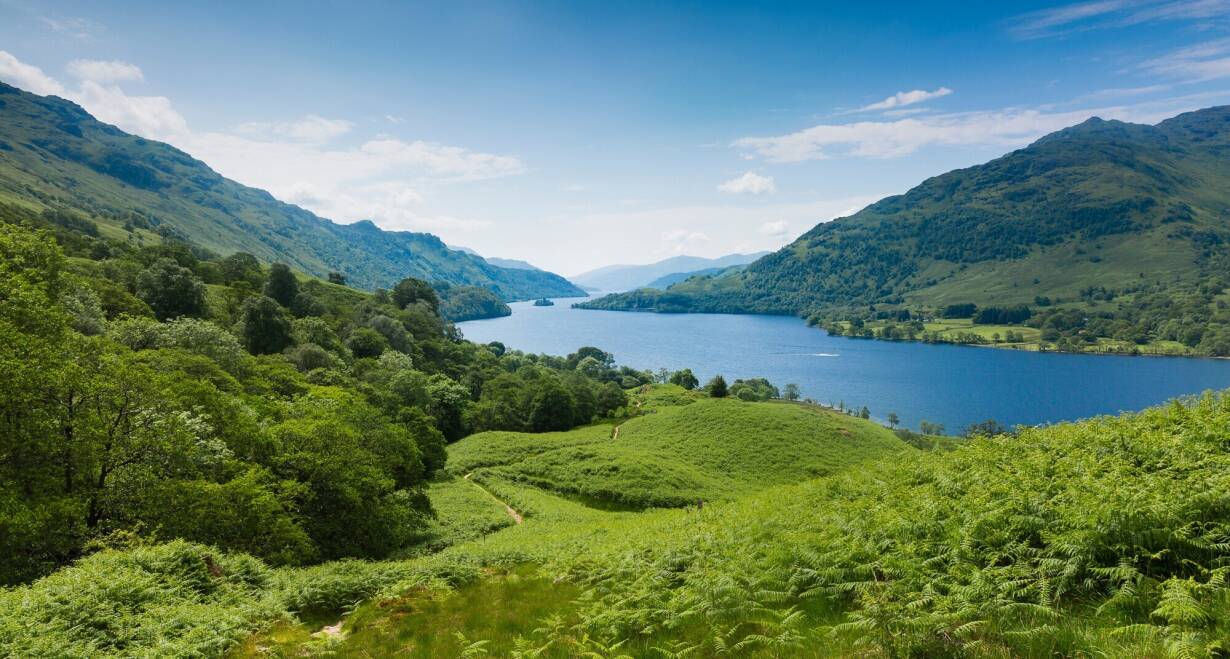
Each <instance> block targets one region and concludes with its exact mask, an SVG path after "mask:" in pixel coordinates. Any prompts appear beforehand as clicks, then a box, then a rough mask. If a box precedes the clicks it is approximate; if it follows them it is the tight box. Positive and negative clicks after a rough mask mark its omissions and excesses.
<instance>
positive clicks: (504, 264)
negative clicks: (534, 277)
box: [448, 245, 542, 271]
mask: <svg viewBox="0 0 1230 659" xmlns="http://www.w3.org/2000/svg"><path fill="white" fill-rule="evenodd" d="M448 248H449V249H454V250H457V251H458V252H465V253H466V254H471V255H473V256H477V257H479V258H481V259H482V260H484V261H486V262H487V263H490V264H491V265H494V266H497V267H500V268H511V269H513V270H540V271H541V270H542V268H539V267H538V266H536V265H533V264H531V263H528V262H526V261H521V260H518V259H502V258H499V257H496V256H483V255H482V254H479V253H478V251H477V250H474V249H470V248H469V247H462V246H461V245H449V246H448Z"/></svg>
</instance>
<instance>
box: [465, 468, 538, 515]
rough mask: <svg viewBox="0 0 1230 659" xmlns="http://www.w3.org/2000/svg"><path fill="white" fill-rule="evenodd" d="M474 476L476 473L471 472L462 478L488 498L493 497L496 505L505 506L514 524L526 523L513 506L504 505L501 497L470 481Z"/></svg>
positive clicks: (505, 510)
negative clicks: (484, 493)
mask: <svg viewBox="0 0 1230 659" xmlns="http://www.w3.org/2000/svg"><path fill="white" fill-rule="evenodd" d="M473 475H474V472H472V471H471V472H470V473H468V474H466V475H465V476H462V478H464V479H465V481H466V482H467V483H469V484H470V485H473V486H474V487H477V488H478V489H480V490H482V491H483V492H486V493H487V496H489V497H491V498H492V499H493V500H494V501H495V502H496V503H498V504H500V505H501V506H504V512H506V513H508V516H509V517H511V518H512V520H513V521H514V522H516V523H518V524H520V523H521V522H524V521H525V520H524V519H523V518H522V517H521V513H519V512H517V511H516V510H513V507H512V506H510V505H508V504H506V503H504V502H503V501H501V500H500V498H499V497H497V496H496V495H494V494H492V493H491V490H488V489H487V488H485V487H483V486H482V485H479V484H478V483H475V482H474V481H472V480H470V477H471V476H473Z"/></svg>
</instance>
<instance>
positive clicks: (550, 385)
mask: <svg viewBox="0 0 1230 659" xmlns="http://www.w3.org/2000/svg"><path fill="white" fill-rule="evenodd" d="M575 408H576V399H575V398H574V397H573V395H572V394H571V393H570V392H569V391H568V390H567V389H565V388H564V387H563V385H561V384H559V383H558V382H555V381H554V380H547V381H546V382H544V383H543V384H542V386H541V387H539V389H538V390H537V391H536V392H535V393H534V397H533V398H532V399H531V401H530V418H529V427H530V430H532V431H533V432H548V431H551V430H567V429H568V428H571V427H572V421H573V415H574V413H575Z"/></svg>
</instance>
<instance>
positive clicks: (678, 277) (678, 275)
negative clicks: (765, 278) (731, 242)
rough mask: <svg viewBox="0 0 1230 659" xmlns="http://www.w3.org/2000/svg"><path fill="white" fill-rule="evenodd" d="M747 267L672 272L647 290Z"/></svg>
mask: <svg viewBox="0 0 1230 659" xmlns="http://www.w3.org/2000/svg"><path fill="white" fill-rule="evenodd" d="M763 254H768V252H764V253H763ZM763 254H762V255H763ZM746 265H747V264H742V265H730V266H718V267H716V268H703V269H701V270H695V271H692V272H672V273H670V274H669V275H663V276H661V277H658V278H657V279H655V280H653V281H651V282H649V284H647V285H646V286H645V288H656V289H658V290H662V289H666V288H669V287H671V286H674V285H675V284H678V283H679V282H681V281H684V280H686V279H691V278H692V277H712V276H714V275H719V274H722V273H728V274H729V273H734V272H742V271H743V268H744V267H746Z"/></svg>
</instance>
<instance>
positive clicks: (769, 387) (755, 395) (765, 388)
mask: <svg viewBox="0 0 1230 659" xmlns="http://www.w3.org/2000/svg"><path fill="white" fill-rule="evenodd" d="M730 395H731V396H734V397H736V398H738V399H739V400H746V401H764V400H769V399H771V398H779V397H781V392H779V391H778V390H777V387H775V386H773V383H771V382H769V381H768V380H766V379H764V378H749V379H747V380H735V383H734V384H733V385H731V386H730Z"/></svg>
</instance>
